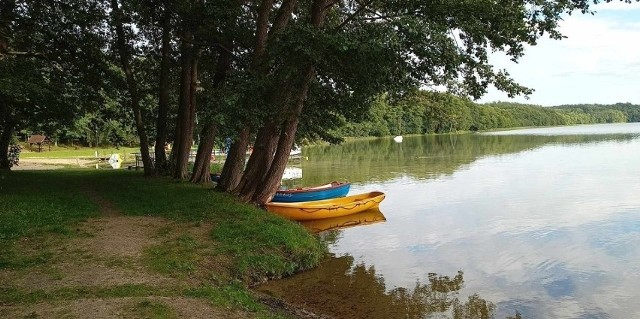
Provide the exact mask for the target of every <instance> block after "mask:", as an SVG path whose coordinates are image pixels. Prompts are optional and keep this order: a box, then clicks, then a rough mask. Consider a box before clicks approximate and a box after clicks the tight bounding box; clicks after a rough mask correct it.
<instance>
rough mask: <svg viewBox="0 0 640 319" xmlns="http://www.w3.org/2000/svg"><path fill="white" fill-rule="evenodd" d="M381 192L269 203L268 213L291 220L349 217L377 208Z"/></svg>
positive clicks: (382, 194) (382, 196)
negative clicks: (309, 200) (308, 200)
mask: <svg viewBox="0 0 640 319" xmlns="http://www.w3.org/2000/svg"><path fill="white" fill-rule="evenodd" d="M382 200H384V193H383V192H370V193H364V194H358V195H352V196H347V197H341V198H332V199H325V200H316V201H311V202H298V203H276V202H270V203H267V204H266V205H265V206H266V208H267V210H268V211H270V212H272V213H274V214H278V215H280V216H283V217H286V218H289V219H293V220H311V219H323V218H332V217H340V216H346V215H351V214H355V213H359V212H362V211H365V210H367V209H372V208H376V207H378V205H379V204H380V202H382Z"/></svg>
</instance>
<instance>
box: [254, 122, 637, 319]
mask: <svg viewBox="0 0 640 319" xmlns="http://www.w3.org/2000/svg"><path fill="white" fill-rule="evenodd" d="M303 156H304V157H306V158H308V160H302V161H301V162H300V163H299V164H296V165H298V167H299V168H301V169H302V178H301V179H299V180H293V181H290V182H291V183H300V184H303V185H313V184H321V183H325V182H327V181H332V180H349V181H351V182H352V183H353V185H352V188H351V192H350V193H351V194H355V193H360V192H366V191H373V190H380V191H383V192H385V193H386V194H387V198H386V200H385V201H384V202H382V204H381V205H380V210H381V212H382V213H383V214H384V216H385V217H386V222H377V223H372V224H369V225H363V226H357V227H351V228H346V229H340V230H331V231H327V232H323V233H321V234H320V235H319V236H321V237H322V238H323V239H324V240H326V241H327V242H328V243H329V249H330V252H331V253H332V255H333V256H334V257H333V258H331V259H329V260H327V261H326V262H325V263H324V264H323V265H322V266H321V267H319V268H318V269H315V270H313V271H309V272H305V273H302V274H300V275H296V276H294V277H292V278H288V279H285V280H280V281H275V282H271V283H268V284H266V285H264V286H261V287H260V288H259V290H261V291H263V292H267V293H269V294H273V295H277V296H279V297H282V298H284V299H285V300H288V301H290V302H295V303H298V304H303V305H306V306H307V307H309V308H310V309H313V310H315V311H317V312H320V313H325V314H328V315H332V316H335V317H337V318H471V317H473V316H472V314H485V315H486V316H485V317H490V316H491V315H494V316H495V318H500V319H503V318H515V317H516V316H517V315H518V316H521V317H522V318H637V317H638V316H640V315H639V314H640V303H638V302H637V300H640V288H638V287H640V124H638V123H630V124H607V125H583V126H572V127H556V128H535V129H522V130H513V131H504V132H491V133H483V134H460V135H439V136H415V137H405V138H404V141H403V142H402V143H395V142H393V140H392V139H391V138H381V139H366V140H357V141H350V142H346V143H344V144H342V145H334V146H317V147H306V148H305V149H304V150H303ZM482 317H483V316H477V317H473V318H482Z"/></svg>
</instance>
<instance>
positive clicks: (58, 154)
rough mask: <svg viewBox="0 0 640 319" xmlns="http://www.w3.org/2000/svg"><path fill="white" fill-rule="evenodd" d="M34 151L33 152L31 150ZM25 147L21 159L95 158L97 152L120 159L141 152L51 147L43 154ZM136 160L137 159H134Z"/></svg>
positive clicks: (133, 149)
mask: <svg viewBox="0 0 640 319" xmlns="http://www.w3.org/2000/svg"><path fill="white" fill-rule="evenodd" d="M31 149H33V151H32V150H31ZM31 149H30V148H29V147H28V146H27V147H24V148H23V151H22V153H20V158H95V157H96V152H97V157H107V156H110V155H111V154H115V153H118V154H120V157H121V158H122V157H124V156H128V157H132V155H130V154H131V153H138V152H140V149H139V148H136V147H120V148H117V149H116V148H115V147H108V148H97V149H96V148H90V147H61V146H56V147H53V146H52V147H51V150H50V151H49V148H48V147H44V148H43V151H42V152H38V151H36V150H37V148H36V147H35V146H34V147H32V148H31ZM134 160H135V158H134Z"/></svg>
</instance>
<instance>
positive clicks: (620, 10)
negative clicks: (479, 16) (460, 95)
mask: <svg viewBox="0 0 640 319" xmlns="http://www.w3.org/2000/svg"><path fill="white" fill-rule="evenodd" d="M592 9H594V11H596V13H595V15H590V14H580V13H578V12H576V13H574V14H573V15H571V16H566V17H565V18H564V21H562V22H561V23H560V29H559V30H560V32H561V33H562V34H564V35H565V36H567V38H566V39H563V40H560V41H556V40H551V39H548V38H544V39H541V40H540V41H538V45H536V46H534V47H528V48H527V50H526V51H525V56H523V57H522V58H520V60H519V62H518V63H517V64H515V63H513V62H511V61H510V60H509V59H508V58H506V57H505V56H504V55H503V54H499V53H496V54H492V55H491V56H490V62H491V63H492V64H493V65H494V66H495V67H497V68H500V69H506V70H507V71H508V72H509V74H511V76H512V77H513V78H514V79H515V80H516V82H518V83H520V84H522V85H524V86H527V87H529V88H533V89H534V90H535V92H534V93H533V94H531V95H530V96H529V99H528V100H527V99H525V98H524V97H517V98H515V99H509V98H508V97H507V95H506V94H504V93H502V92H500V91H498V90H496V89H493V88H492V89H490V90H489V92H488V93H487V94H485V96H483V97H482V98H481V99H480V100H478V102H481V103H482V102H494V101H513V102H520V103H527V104H537V105H543V106H555V105H562V104H578V103H587V104H613V103H618V102H621V103H627V102H628V103H633V104H640V3H638V2H634V3H632V4H627V3H622V2H620V1H616V0H614V2H612V3H600V4H597V5H594V6H593V7H592Z"/></svg>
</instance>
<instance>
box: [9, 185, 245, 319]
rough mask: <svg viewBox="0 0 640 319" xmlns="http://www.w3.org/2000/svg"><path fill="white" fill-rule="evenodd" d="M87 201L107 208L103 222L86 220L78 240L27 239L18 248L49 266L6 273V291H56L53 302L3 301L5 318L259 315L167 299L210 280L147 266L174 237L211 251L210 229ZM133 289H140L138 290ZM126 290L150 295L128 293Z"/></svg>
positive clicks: (96, 197)
mask: <svg viewBox="0 0 640 319" xmlns="http://www.w3.org/2000/svg"><path fill="white" fill-rule="evenodd" d="M87 196H89V197H90V198H92V199H93V200H94V201H95V202H96V203H98V204H99V205H100V207H101V215H102V216H101V217H99V218H95V219H91V220H88V221H86V222H84V223H82V224H81V225H79V226H78V228H77V229H76V232H75V234H74V235H73V236H71V237H66V236H62V235H45V236H43V237H38V238H30V239H25V240H23V241H21V242H19V243H18V244H17V245H18V247H17V248H18V251H20V252H21V253H22V254H24V255H25V256H27V257H38V256H44V257H43V258H45V259H46V262H44V263H41V264H36V265H35V266H31V267H26V268H21V269H13V270H7V269H4V270H0V293H3V291H4V292H9V293H10V292H14V293H15V292H16V291H18V292H21V293H22V294H23V295H30V296H31V295H35V296H39V295H42V294H43V293H44V294H46V293H48V294H50V295H51V297H46V298H39V299H38V300H37V301H36V302H28V301H27V302H16V303H10V304H2V303H0V318H154V317H158V316H159V315H158V314H163V315H166V317H162V318H250V317H253V315H252V314H250V313H245V312H242V311H238V310H231V309H227V308H226V307H220V306H215V305H214V304H213V303H212V302H211V301H209V300H208V299H200V298H186V297H183V296H179V295H176V296H173V297H172V296H168V297H167V296H162V295H163V294H168V295H171V294H172V293H174V292H180V291H183V290H184V289H185V288H188V287H192V286H197V285H198V284H202V283H203V280H202V278H199V276H198V273H197V272H193V273H192V274H189V275H187V277H186V278H185V277H184V276H180V275H173V274H162V273H160V272H158V271H153V270H151V269H150V267H149V265H148V263H146V262H145V258H148V255H149V251H150V249H152V248H154V247H162V245H164V244H166V243H169V242H170V241H171V240H172V238H173V237H172V236H189V237H188V238H192V239H193V241H194V242H195V243H196V244H197V245H198V246H197V247H200V248H202V249H206V248H207V247H210V246H211V245H212V244H213V243H212V242H210V240H209V239H208V236H207V234H208V233H209V231H210V229H211V226H210V225H209V226H207V225H197V226H194V225H187V224H180V223H174V222H170V221H167V220H164V219H162V218H157V217H129V216H124V215H122V214H121V213H120V212H119V211H118V210H117V209H116V208H115V207H114V206H113V205H112V204H111V203H110V202H108V201H107V200H105V199H103V198H101V197H100V196H99V195H98V194H97V193H95V192H91V191H89V192H87ZM207 262H209V263H211V261H207ZM185 285H186V286H185ZM132 289H137V290H135V293H130V292H129V291H130V290H132ZM120 291H123V292H120ZM154 291H159V292H163V293H159V294H155V293H153V292H154ZM126 293H129V294H134V295H135V294H138V295H140V294H141V295H144V297H131V296H129V297H122V296H120V295H122V294H125V295H126ZM74 294H75V295H74ZM22 299H25V298H22ZM0 300H1V299H0ZM158 311H159V312H158Z"/></svg>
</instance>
